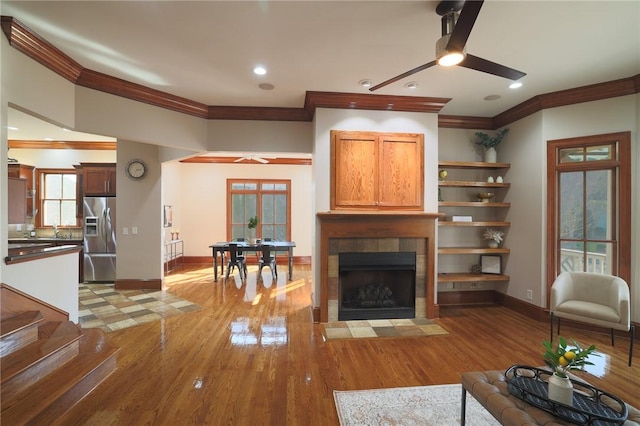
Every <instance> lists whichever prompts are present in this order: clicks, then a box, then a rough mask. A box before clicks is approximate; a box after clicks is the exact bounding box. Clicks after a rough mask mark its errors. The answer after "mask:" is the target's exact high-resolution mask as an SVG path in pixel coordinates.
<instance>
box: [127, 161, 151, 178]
mask: <svg viewBox="0 0 640 426" xmlns="http://www.w3.org/2000/svg"><path fill="white" fill-rule="evenodd" d="M126 172H127V176H129V177H130V178H131V179H134V180H140V179H142V178H143V177H144V175H145V174H146V173H147V165H146V164H145V163H144V161H142V160H138V159H135V160H131V161H129V163H128V164H127V169H126Z"/></svg>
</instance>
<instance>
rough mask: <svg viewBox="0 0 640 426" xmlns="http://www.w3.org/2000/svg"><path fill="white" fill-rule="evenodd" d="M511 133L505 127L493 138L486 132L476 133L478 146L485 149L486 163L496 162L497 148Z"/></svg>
mask: <svg viewBox="0 0 640 426" xmlns="http://www.w3.org/2000/svg"><path fill="white" fill-rule="evenodd" d="M508 132H509V128H508V127H505V128H503V129H500V130H498V132H497V133H496V134H495V135H494V136H491V135H489V134H487V133H484V132H476V143H475V144H476V146H478V147H482V148H483V149H484V161H485V162H486V163H495V162H496V155H497V154H496V147H497V146H498V145H500V142H502V139H503V138H504V136H505V135H506V134H507V133H508Z"/></svg>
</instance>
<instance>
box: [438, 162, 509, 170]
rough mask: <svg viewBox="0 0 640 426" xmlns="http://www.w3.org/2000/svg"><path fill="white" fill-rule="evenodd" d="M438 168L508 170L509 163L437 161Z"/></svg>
mask: <svg viewBox="0 0 640 426" xmlns="http://www.w3.org/2000/svg"><path fill="white" fill-rule="evenodd" d="M438 167H440V168H445V167H448V168H450V169H508V168H509V167H511V165H510V164H509V163H484V162H481V161H438Z"/></svg>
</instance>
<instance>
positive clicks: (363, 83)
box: [358, 79, 373, 87]
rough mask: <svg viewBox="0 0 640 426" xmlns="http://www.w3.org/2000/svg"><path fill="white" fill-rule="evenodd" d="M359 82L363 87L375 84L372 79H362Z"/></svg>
mask: <svg viewBox="0 0 640 426" xmlns="http://www.w3.org/2000/svg"><path fill="white" fill-rule="evenodd" d="M358 84H360V86H362V87H371V86H372V85H373V82H372V81H371V80H368V79H364V80H360V81H359V82H358Z"/></svg>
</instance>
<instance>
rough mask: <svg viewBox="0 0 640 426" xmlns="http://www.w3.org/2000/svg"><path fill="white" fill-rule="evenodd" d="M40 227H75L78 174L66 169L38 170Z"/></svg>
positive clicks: (76, 223)
mask: <svg viewBox="0 0 640 426" xmlns="http://www.w3.org/2000/svg"><path fill="white" fill-rule="evenodd" d="M36 173H37V174H36V182H37V183H38V187H39V188H38V190H37V194H38V206H39V212H38V215H37V217H38V220H37V221H38V226H40V227H55V226H61V227H75V226H79V225H78V221H77V218H76V172H75V170H66V169H38V170H37V172H36Z"/></svg>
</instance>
